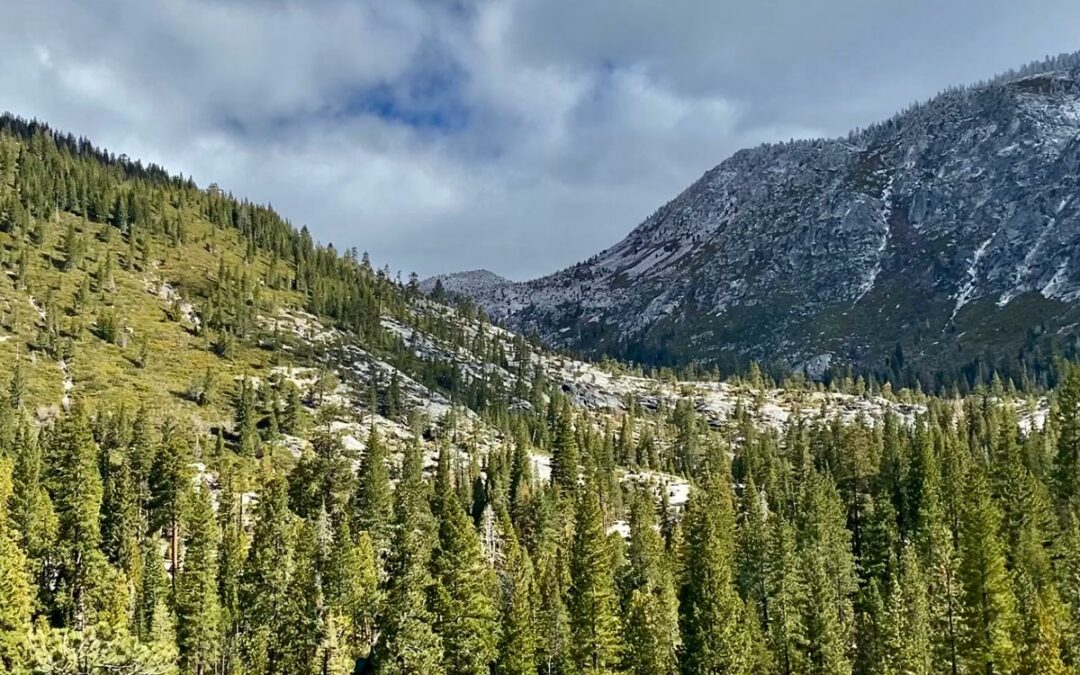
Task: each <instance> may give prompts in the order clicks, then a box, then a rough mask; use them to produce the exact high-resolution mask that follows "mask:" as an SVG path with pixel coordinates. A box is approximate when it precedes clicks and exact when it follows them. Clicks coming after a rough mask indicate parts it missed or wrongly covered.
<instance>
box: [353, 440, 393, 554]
mask: <svg viewBox="0 0 1080 675" xmlns="http://www.w3.org/2000/svg"><path fill="white" fill-rule="evenodd" d="M392 520H393V498H392V496H391V493H390V473H389V471H388V469H387V467H386V447H385V446H384V445H383V442H382V439H381V438H380V437H379V432H378V431H376V429H375V427H374V426H372V427H371V432H370V433H369V434H368V442H367V448H366V449H365V451H364V454H363V456H362V457H361V458H360V469H359V471H358V474H357V484H356V492H355V493H354V495H353V500H352V523H351V526H352V530H353V531H354V532H357V533H359V532H367V533H368V534H369V536H370V537H371V539H372V542H373V543H374V544H375V546H376V547H377V549H380V550H381V549H383V548H385V547H386V546H387V545H388V544H389V543H390V529H391V525H392Z"/></svg>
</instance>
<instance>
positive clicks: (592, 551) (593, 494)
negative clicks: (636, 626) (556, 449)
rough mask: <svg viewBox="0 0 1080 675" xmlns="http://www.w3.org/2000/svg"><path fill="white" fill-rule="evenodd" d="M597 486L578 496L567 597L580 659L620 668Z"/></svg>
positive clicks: (586, 667) (581, 667)
mask: <svg viewBox="0 0 1080 675" xmlns="http://www.w3.org/2000/svg"><path fill="white" fill-rule="evenodd" d="M597 492H598V491H597V489H596V486H595V485H594V484H592V483H591V482H590V484H587V485H586V486H585V489H584V490H582V491H581V493H580V495H579V497H578V503H577V519H576V523H575V528H574V547H573V549H572V551H571V558H570V593H569V600H568V602H567V608H568V609H569V613H570V629H571V636H572V645H571V651H572V655H573V660H574V664H575V666H576V667H577V670H578V671H579V672H581V673H593V674H599V673H609V672H614V671H615V670H616V669H617V668H618V665H619V663H620V659H621V658H622V644H621V640H620V633H621V623H620V620H619V614H618V612H619V606H618V595H617V594H616V592H615V579H614V570H613V565H612V560H613V558H612V553H611V549H610V547H609V543H608V538H607V534H606V533H605V531H604V520H603V518H604V514H603V512H602V511H601V509H600V499H599V495H598V494H597Z"/></svg>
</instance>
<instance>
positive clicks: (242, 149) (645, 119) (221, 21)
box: [0, 0, 1080, 279]
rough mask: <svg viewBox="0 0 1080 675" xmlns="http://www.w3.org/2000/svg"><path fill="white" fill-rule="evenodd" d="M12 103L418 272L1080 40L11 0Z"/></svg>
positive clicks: (807, 23)
mask: <svg viewBox="0 0 1080 675" xmlns="http://www.w3.org/2000/svg"><path fill="white" fill-rule="evenodd" d="M3 4H4V7H3V9H2V10H0V92H2V99H0V109H8V110H10V111H11V112H14V113H16V114H19V115H22V116H25V117H37V118H39V119H42V120H45V121H48V122H49V123H51V124H52V125H53V126H55V127H58V128H61V129H63V130H65V131H70V132H73V133H75V134H79V135H86V136H88V137H90V138H91V139H92V140H93V141H95V142H96V143H98V144H100V145H104V146H105V147H107V148H109V149H110V150H112V151H114V152H116V153H126V154H128V155H129V156H132V157H138V158H141V159H144V160H147V161H154V162H157V163H160V164H163V165H164V166H166V167H167V168H169V169H170V170H172V171H176V172H183V173H185V174H187V175H192V176H193V177H194V178H195V180H196V181H197V182H198V183H199V184H200V185H202V186H205V185H207V184H209V183H211V182H217V183H219V184H220V185H221V186H222V187H224V188H226V189H228V190H231V191H232V192H233V193H234V194H236V195H237V196H246V197H249V198H251V199H253V200H255V201H259V202H271V203H272V204H273V205H274V207H275V208H277V209H278V211H279V212H281V213H282V215H284V216H286V217H287V218H289V219H291V220H292V222H293V223H294V224H296V225H307V226H308V227H309V228H310V229H311V231H312V233H313V234H314V236H315V237H316V238H317V239H319V240H321V241H323V242H324V243H325V242H333V243H334V244H335V245H336V246H337V247H338V248H339V249H341V248H345V247H348V246H356V247H358V248H360V249H361V250H367V251H369V252H370V253H371V256H372V259H373V261H374V262H375V263H376V264H379V265H382V264H389V265H390V267H391V268H392V269H393V270H403V271H405V272H408V271H413V270H414V271H416V272H418V273H420V274H421V276H426V275H429V274H433V273H438V272H451V271H459V270H466V269H473V268H479V267H486V268H488V269H491V270H493V271H495V272H498V273H500V274H503V275H505V276H508V277H511V278H517V279H523V278H528V277H532V276H537V275H540V274H544V273H547V272H551V271H554V270H556V269H558V268H560V267H563V266H566V265H568V264H571V263H573V262H576V261H578V260H580V259H583V258H586V257H588V256H590V255H592V254H593V253H596V252H597V251H599V250H601V249H602V248H605V247H607V246H608V245H610V244H613V243H614V242H616V241H617V240H619V239H620V238H621V237H622V236H623V235H624V234H626V233H627V232H628V231H629V230H630V229H631V228H633V227H634V226H635V225H636V224H638V223H639V222H640V221H641V220H643V219H644V218H645V217H646V216H648V215H649V214H650V213H651V212H652V211H653V210H655V209H656V208H657V207H659V206H660V205H662V204H663V203H664V202H665V201H667V200H668V199H670V198H671V197H673V196H674V195H675V194H676V193H678V192H679V191H680V190H681V189H682V188H684V187H686V186H687V185H688V184H689V183H691V182H692V181H693V180H695V179H696V178H697V177H699V176H700V175H701V174H702V173H703V172H704V171H705V170H707V169H709V168H710V167H712V166H714V165H715V164H717V163H719V162H720V161H721V160H723V159H724V158H725V157H727V156H728V155H730V154H731V153H732V152H734V151H735V150H738V149H739V148H741V147H745V146H748V145H754V144H757V143H760V142H762V141H770V140H786V139H788V138H791V137H804V136H820V135H829V136H833V135H839V134H842V133H845V132H846V131H847V130H848V129H849V128H850V127H853V126H861V125H865V124H867V123H869V122H873V121H875V120H878V119H880V118H883V117H886V116H888V115H890V114H891V113H892V112H894V111H895V110H896V109H898V108H901V107H903V106H905V105H906V104H908V103H910V102H912V101H914V100H917V99H925V98H927V97H929V96H931V95H933V94H934V93H935V92H937V91H939V90H940V89H942V88H943V87H945V86H947V85H949V84H954V83H963V82H970V81H975V80H979V79H982V78H984V77H987V76H990V75H992V74H994V73H996V72H999V71H1002V70H1006V69H1008V68H1010V67H1014V66H1019V65H1021V64H1023V63H1025V62H1028V61H1031V60H1034V59H1037V58H1041V57H1042V56H1043V55H1045V54H1056V53H1059V52H1064V51H1074V50H1078V49H1080V2H1076V0H1040V1H1029V2H1017V1H1015V0H1011V1H1008V2H1006V1H1005V0H902V1H901V0H890V1H888V2H884V1H879V0H830V1H824V0H744V1H743V2H731V1H729V0H606V1H599V0H475V1H474V0H458V1H441V2H440V1H438V0H376V1H372V2H360V1H352V0H306V1H303V2H301V1H299V0H297V1H296V2H289V1H284V0H216V1H215V0H152V1H147V0H95V2H86V1H85V0H6V1H5V2H4V3H3Z"/></svg>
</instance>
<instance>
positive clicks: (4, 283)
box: [0, 213, 300, 422]
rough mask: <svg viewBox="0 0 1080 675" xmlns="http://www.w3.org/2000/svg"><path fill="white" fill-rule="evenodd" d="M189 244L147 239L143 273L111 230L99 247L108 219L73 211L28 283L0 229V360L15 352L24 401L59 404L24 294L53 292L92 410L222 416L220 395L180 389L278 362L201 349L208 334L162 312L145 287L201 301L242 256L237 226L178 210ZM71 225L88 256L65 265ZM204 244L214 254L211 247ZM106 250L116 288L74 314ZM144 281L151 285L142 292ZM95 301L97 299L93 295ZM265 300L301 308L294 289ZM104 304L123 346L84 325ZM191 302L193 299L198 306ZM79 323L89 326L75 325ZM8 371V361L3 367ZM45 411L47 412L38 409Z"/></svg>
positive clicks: (55, 372) (52, 364) (53, 226)
mask: <svg viewBox="0 0 1080 675" xmlns="http://www.w3.org/2000/svg"><path fill="white" fill-rule="evenodd" d="M184 218H185V226H186V237H185V238H186V242H185V243H182V244H180V246H179V247H175V248H174V247H171V246H170V245H169V244H168V243H167V242H166V241H165V240H164V239H162V238H160V237H152V238H151V241H152V245H151V250H152V252H153V253H152V257H151V263H150V265H149V266H148V268H147V269H141V270H140V269H136V270H133V271H128V270H126V269H125V268H124V258H125V256H126V253H127V242H126V240H125V239H124V238H123V237H122V236H121V235H120V234H119V233H118V232H116V231H113V232H112V233H111V238H110V240H109V241H108V243H106V242H105V241H104V240H103V237H102V236H101V235H102V231H103V229H104V228H106V227H109V226H107V225H98V224H97V223H88V222H86V221H84V220H82V219H80V218H78V217H77V216H73V215H70V214H64V215H62V216H61V219H60V222H59V223H55V222H52V223H49V224H48V225H47V226H46V228H45V235H46V236H45V241H44V244H43V245H42V246H40V247H38V248H36V249H33V250H34V253H35V255H34V256H32V258H31V264H30V272H29V275H28V282H27V284H26V288H25V289H19V288H17V284H16V283H15V281H14V269H13V268H14V266H15V264H16V260H15V257H14V256H13V254H12V248H13V243H14V242H13V239H12V235H11V234H8V233H0V248H2V251H3V252H2V254H0V255H2V261H3V271H4V272H5V278H4V279H3V280H0V310H2V312H3V318H4V321H3V322H2V327H0V362H2V363H5V364H13V363H14V362H15V358H16V355H18V357H19V358H20V359H21V361H22V363H23V368H24V372H26V374H27V398H28V402H29V403H30V404H31V406H40V407H42V408H48V407H49V406H55V405H57V404H58V403H59V402H60V400H61V398H62V396H63V371H62V370H61V368H60V364H59V362H58V361H56V360H53V359H51V358H49V356H48V355H47V354H46V353H45V352H43V351H36V350H34V349H33V342H34V337H35V334H36V332H37V326H38V325H40V324H42V323H43V322H42V321H41V319H40V317H39V314H38V312H37V310H35V308H34V306H33V305H32V303H31V300H32V299H33V301H35V302H37V303H39V306H40V305H41V304H42V303H44V302H45V299H46V298H47V297H49V296H50V294H51V297H52V298H53V302H56V303H59V304H58V306H59V307H60V308H62V309H63V310H64V312H63V316H62V319H61V326H62V328H63V331H64V334H65V335H67V336H77V337H74V358H73V359H72V361H71V363H70V373H71V376H72V379H73V380H74V385H75V386H74V391H73V395H75V396H79V397H81V398H82V399H83V400H85V401H86V402H87V403H88V404H89V405H90V406H91V407H94V406H97V405H99V404H101V403H105V402H107V403H108V404H110V405H111V404H118V403H121V402H123V403H124V404H126V405H129V406H132V407H137V406H139V405H146V406H148V407H149V408H150V409H151V410H152V411H153V412H154V413H155V416H162V415H166V414H181V415H182V416H183V417H184V418H189V417H194V418H197V419H201V420H204V421H206V422H216V421H219V420H222V419H227V418H228V415H229V413H228V403H229V397H228V396H218V397H217V400H216V401H215V402H214V403H212V404H211V405H210V406H207V407H203V408H200V407H198V406H196V405H195V404H193V403H191V402H190V401H187V400H186V399H185V398H184V397H183V393H184V392H185V391H186V390H187V388H188V386H189V384H190V383H191V382H192V380H193V378H194V377H195V376H196V375H198V374H201V373H204V372H205V371H206V369H207V368H210V369H212V370H213V372H215V373H216V376H217V379H216V381H217V385H218V388H219V389H226V388H228V387H231V384H230V382H231V381H232V380H233V379H234V378H236V377H238V376H240V375H242V374H244V373H249V374H252V375H258V374H259V373H260V371H263V370H264V369H265V368H267V367H268V366H269V365H271V364H272V362H274V361H276V360H278V359H281V358H283V355H282V354H281V353H280V352H270V351H266V350H262V349H259V348H257V347H254V346H252V345H251V344H249V343H243V342H237V347H236V352H235V355H234V356H233V358H232V359H223V358H221V357H218V356H217V355H215V354H214V353H213V352H211V351H210V350H209V349H208V343H207V338H206V337H205V336H198V335H195V334H194V332H193V331H192V330H190V328H191V327H190V325H189V324H184V323H178V322H175V321H172V320H170V319H169V318H168V316H167V314H166V312H165V309H166V308H167V307H168V305H169V302H168V301H167V300H164V299H162V298H160V297H158V296H157V295H155V294H154V293H153V292H152V289H154V288H156V287H157V283H158V282H159V281H166V282H169V283H170V284H172V285H174V286H176V287H177V288H178V289H179V290H180V291H181V293H182V295H183V296H184V298H185V299H187V298H192V297H198V296H200V295H201V294H202V293H204V292H206V291H207V289H208V288H209V287H210V286H211V283H212V277H213V275H215V274H216V272H217V269H218V264H219V259H220V258H221V257H222V256H224V258H225V261H226V264H227V265H239V264H240V263H241V262H242V258H243V252H244V246H243V244H242V243H241V242H240V240H239V234H238V233H237V232H235V231H225V230H218V231H217V232H216V234H214V233H213V228H212V226H211V225H210V224H209V223H207V222H205V221H203V220H202V219H200V218H197V217H195V216H193V215H192V214H189V213H185V214H184ZM69 220H71V221H73V222H75V223H76V226H77V229H78V230H79V232H80V235H81V236H82V238H83V240H84V241H85V242H86V245H87V252H86V255H85V257H84V259H83V261H82V264H81V265H80V266H79V268H78V269H74V270H71V271H67V272H65V271H62V263H63V261H64V254H63V252H62V249H61V246H62V239H63V236H64V232H65V230H66V228H67V224H68V221H69ZM211 248H213V249H214V250H213V251H211ZM109 250H111V251H112V252H113V260H114V264H113V277H114V280H115V284H116V291H115V292H114V293H106V294H99V293H93V294H92V295H93V296H94V297H95V300H94V301H92V302H91V303H89V305H88V307H87V308H85V309H84V310H82V311H81V312H79V313H72V312H71V311H70V309H71V308H72V306H73V304H74V303H73V298H74V296H75V294H76V292H77V290H78V288H79V285H80V284H81V283H82V281H83V278H84V277H86V276H87V275H90V276H91V281H92V279H93V276H92V275H93V273H94V272H95V271H96V270H97V267H98V264H99V261H100V260H101V259H102V257H103V256H105V255H106V252H107V251H109ZM266 264H267V261H266V260H265V259H261V258H260V259H259V260H258V261H257V262H256V263H255V264H254V265H248V269H249V270H251V271H252V272H254V273H256V274H258V273H261V272H262V271H263V270H265V267H266ZM148 284H150V285H151V286H150V288H149V289H148ZM97 298H101V299H100V300H98V299H97ZM263 300H264V302H272V303H274V304H287V305H296V304H299V301H300V299H299V297H298V296H296V295H295V294H293V293H284V292H273V293H271V292H266V293H264V296H263ZM102 304H103V305H104V306H106V307H110V308H112V309H113V310H114V311H115V312H116V316H117V318H119V319H120V320H121V321H122V322H123V324H124V325H126V326H128V327H130V329H131V334H130V339H129V340H128V344H127V346H126V347H125V348H122V347H120V346H118V345H114V344H110V343H108V342H106V341H104V340H102V339H100V338H99V337H97V335H96V334H95V333H94V332H93V331H92V330H90V328H92V326H93V323H94V320H95V318H96V315H97V306H100V305H102ZM196 304H197V302H196ZM79 324H81V325H82V326H83V327H84V328H85V329H86V330H82V331H81V332H79V331H72V330H71V327H72V326H77V325H79ZM143 336H146V339H147V341H148V350H147V351H148V357H149V358H148V367H146V368H140V367H138V365H137V361H138V354H139V348H140V341H141V340H142V339H143ZM4 370H5V371H10V370H11V367H10V365H9V366H8V367H5V368H4ZM40 412H41V413H45V412H46V410H45V409H43V410H41V411H40Z"/></svg>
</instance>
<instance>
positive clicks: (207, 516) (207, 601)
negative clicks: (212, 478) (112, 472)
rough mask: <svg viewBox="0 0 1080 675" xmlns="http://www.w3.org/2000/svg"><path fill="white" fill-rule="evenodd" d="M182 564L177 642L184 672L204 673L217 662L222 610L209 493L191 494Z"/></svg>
mask: <svg viewBox="0 0 1080 675" xmlns="http://www.w3.org/2000/svg"><path fill="white" fill-rule="evenodd" d="M189 499H190V502H191V506H190V508H189V509H188V510H187V517H186V519H185V520H186V526H185V528H184V530H185V532H184V558H183V567H182V568H181V569H180V573H179V575H178V577H177V584H176V600H175V603H176V643H177V646H178V648H179V652H180V666H181V668H182V669H183V670H184V671H185V672H190V673H195V674H196V675H203V674H204V673H209V672H212V671H213V669H214V666H215V664H216V663H217V662H218V653H219V649H220V645H221V609H220V606H219V603H218V592H217V547H218V531H217V523H216V522H215V520H214V508H213V505H212V504H211V503H210V492H209V490H208V489H207V488H206V487H202V488H200V489H198V490H195V491H194V492H192V493H190V497H189Z"/></svg>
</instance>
